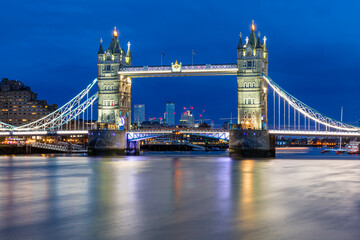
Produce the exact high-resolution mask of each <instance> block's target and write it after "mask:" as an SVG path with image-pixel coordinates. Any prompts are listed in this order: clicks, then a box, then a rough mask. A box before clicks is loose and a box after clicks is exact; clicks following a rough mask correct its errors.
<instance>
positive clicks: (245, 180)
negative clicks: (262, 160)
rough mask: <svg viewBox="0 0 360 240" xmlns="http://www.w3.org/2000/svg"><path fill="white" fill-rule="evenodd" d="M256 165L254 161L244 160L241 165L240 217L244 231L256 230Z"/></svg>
mask: <svg viewBox="0 0 360 240" xmlns="http://www.w3.org/2000/svg"><path fill="white" fill-rule="evenodd" d="M254 165H255V162H254V160H244V161H242V162H241V164H240V165H239V168H240V169H239V172H241V183H242V184H241V198H240V208H239V210H240V213H239V216H240V218H241V219H243V220H244V221H243V222H242V224H241V227H242V228H243V229H252V228H254V217H255V216H254V215H255V212H254V173H253V170H254Z"/></svg>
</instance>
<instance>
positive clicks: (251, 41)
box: [248, 20, 256, 48]
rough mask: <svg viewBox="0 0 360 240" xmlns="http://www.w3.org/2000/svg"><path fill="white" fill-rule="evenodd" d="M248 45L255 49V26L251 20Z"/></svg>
mask: <svg viewBox="0 0 360 240" xmlns="http://www.w3.org/2000/svg"><path fill="white" fill-rule="evenodd" d="M248 44H249V45H251V46H252V47H253V48H255V47H256V36H255V24H254V20H252V24H251V33H250V37H249V42H248Z"/></svg>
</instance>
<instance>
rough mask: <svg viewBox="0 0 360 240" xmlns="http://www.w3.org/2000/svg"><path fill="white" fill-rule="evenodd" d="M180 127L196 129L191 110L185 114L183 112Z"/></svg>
mask: <svg viewBox="0 0 360 240" xmlns="http://www.w3.org/2000/svg"><path fill="white" fill-rule="evenodd" d="M180 125H182V126H185V127H194V126H195V119H194V115H193V114H192V112H191V111H190V110H186V111H185V112H183V113H182V114H181V119H180Z"/></svg>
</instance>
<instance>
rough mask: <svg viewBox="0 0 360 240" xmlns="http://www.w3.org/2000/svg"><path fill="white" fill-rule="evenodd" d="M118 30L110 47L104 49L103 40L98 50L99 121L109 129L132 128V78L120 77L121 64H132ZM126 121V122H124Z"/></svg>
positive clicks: (114, 32)
mask: <svg viewBox="0 0 360 240" xmlns="http://www.w3.org/2000/svg"><path fill="white" fill-rule="evenodd" d="M118 35H119V33H118V31H117V30H116V27H115V28H114V31H113V38H112V40H111V42H110V46H109V48H108V49H107V50H106V51H104V50H103V46H102V40H101V41H100V47H99V51H98V87H99V106H98V122H99V123H100V124H106V126H107V127H106V128H108V129H120V128H122V127H124V129H129V128H130V119H131V79H130V78H126V79H124V78H123V77H120V76H119V74H118V71H119V68H120V67H121V66H130V65H131V61H130V62H126V61H125V56H124V55H125V54H124V52H123V51H122V50H121V47H120V43H119V39H118ZM124 123H125V124H124Z"/></svg>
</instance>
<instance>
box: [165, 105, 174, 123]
mask: <svg viewBox="0 0 360 240" xmlns="http://www.w3.org/2000/svg"><path fill="white" fill-rule="evenodd" d="M165 121H166V124H167V125H168V126H175V103H173V102H166V105H165Z"/></svg>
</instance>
